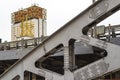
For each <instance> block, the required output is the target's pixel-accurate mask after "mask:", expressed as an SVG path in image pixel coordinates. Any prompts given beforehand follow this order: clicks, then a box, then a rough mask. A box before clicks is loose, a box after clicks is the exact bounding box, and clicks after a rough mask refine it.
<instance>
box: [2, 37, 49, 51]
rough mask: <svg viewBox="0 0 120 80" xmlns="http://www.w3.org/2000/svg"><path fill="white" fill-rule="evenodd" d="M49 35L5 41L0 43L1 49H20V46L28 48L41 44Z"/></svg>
mask: <svg viewBox="0 0 120 80" xmlns="http://www.w3.org/2000/svg"><path fill="white" fill-rule="evenodd" d="M45 38H47V37H40V38H33V39H22V40H19V41H12V42H7V41H5V42H4V43H0V51H3V50H11V49H19V48H27V47H30V46H31V47H35V46H37V45H38V44H40V43H41V42H42V41H43V40H44V39H45Z"/></svg>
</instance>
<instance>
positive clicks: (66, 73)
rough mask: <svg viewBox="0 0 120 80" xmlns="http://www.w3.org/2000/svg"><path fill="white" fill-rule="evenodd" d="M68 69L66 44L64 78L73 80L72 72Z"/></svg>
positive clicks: (65, 48)
mask: <svg viewBox="0 0 120 80" xmlns="http://www.w3.org/2000/svg"><path fill="white" fill-rule="evenodd" d="M69 69H70V56H69V48H68V46H64V80H74V76H73V73H72V72H71V71H70V70H69Z"/></svg>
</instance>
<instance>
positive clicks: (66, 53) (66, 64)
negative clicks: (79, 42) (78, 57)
mask: <svg viewBox="0 0 120 80" xmlns="http://www.w3.org/2000/svg"><path fill="white" fill-rule="evenodd" d="M69 62H70V61H69V49H68V46H64V70H68V69H69V68H70V65H69Z"/></svg>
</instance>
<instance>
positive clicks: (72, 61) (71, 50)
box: [69, 39, 76, 71]
mask: <svg viewBox="0 0 120 80" xmlns="http://www.w3.org/2000/svg"><path fill="white" fill-rule="evenodd" d="M74 43H75V40H74V39H71V40H70V41H69V56H70V57H69V63H70V70H71V71H73V70H74V69H75V68H76V66H75V53H74Z"/></svg>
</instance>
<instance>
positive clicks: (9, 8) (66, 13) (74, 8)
mask: <svg viewBox="0 0 120 80" xmlns="http://www.w3.org/2000/svg"><path fill="white" fill-rule="evenodd" d="M34 3H36V4H38V5H39V6H40V7H43V8H45V9H47V34H48V35H50V34H52V33H53V32H55V31H56V30H57V29H59V28H60V27H61V26H63V25H64V24H65V23H67V22H68V21H69V20H71V19H72V18H73V17H75V16H76V15H78V14H79V13H81V12H82V11H83V10H84V9H86V8H87V7H88V6H90V5H91V4H92V0H2V1H1V2H0V19H1V20H0V38H2V39H3V41H5V40H7V41H10V40H11V13H12V12H15V11H18V9H20V8H27V7H29V6H31V5H32V4H34ZM118 15H119V14H116V15H114V16H117V18H119V19H120V15H119V16H118ZM113 19H116V17H112V20H113ZM115 22H116V21H115ZM109 23H111V22H109V21H107V22H106V23H105V24H109ZM113 24H115V23H113Z"/></svg>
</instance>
